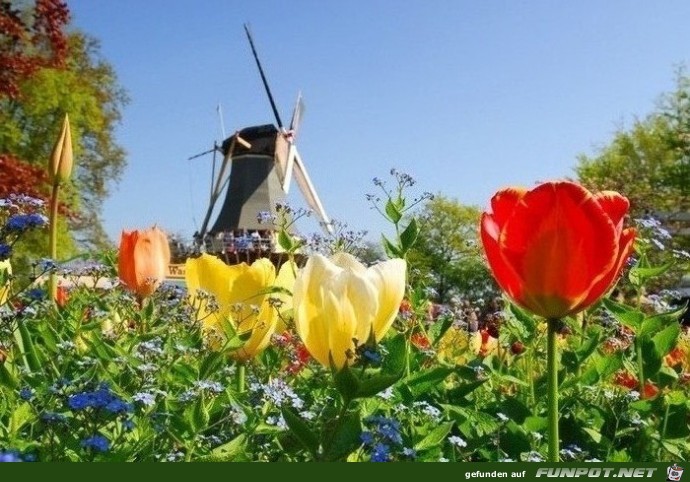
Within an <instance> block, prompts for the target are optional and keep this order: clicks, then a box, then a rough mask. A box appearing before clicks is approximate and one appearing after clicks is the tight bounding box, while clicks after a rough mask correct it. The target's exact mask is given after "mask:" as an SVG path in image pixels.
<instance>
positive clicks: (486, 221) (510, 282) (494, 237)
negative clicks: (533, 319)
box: [480, 213, 523, 303]
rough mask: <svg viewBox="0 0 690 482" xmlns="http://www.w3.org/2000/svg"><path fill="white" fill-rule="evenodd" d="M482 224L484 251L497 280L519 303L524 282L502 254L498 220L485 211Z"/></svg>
mask: <svg viewBox="0 0 690 482" xmlns="http://www.w3.org/2000/svg"><path fill="white" fill-rule="evenodd" d="M480 226H481V228H480V232H481V237H482V245H483V246H484V253H485V254H486V259H487V261H488V262H489V266H490V267H491V271H492V272H493V274H494V278H495V279H496V282H497V283H498V285H499V286H500V287H501V289H502V290H503V291H505V292H506V294H507V295H508V296H510V297H511V298H512V299H513V300H515V301H516V302H518V303H519V300H520V298H521V296H522V285H523V283H522V280H521V279H520V278H519V277H518V275H517V273H515V270H514V269H513V268H512V267H511V266H510V265H508V264H507V263H506V262H505V259H504V258H503V255H502V254H501V250H500V249H499V245H498V239H499V237H500V234H501V233H500V230H499V227H498V225H497V224H496V221H494V218H493V215H491V214H488V213H483V214H482V218H481V224H480Z"/></svg>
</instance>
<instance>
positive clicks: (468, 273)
mask: <svg viewBox="0 0 690 482" xmlns="http://www.w3.org/2000/svg"><path fill="white" fill-rule="evenodd" d="M480 214H481V210H480V209H479V208H477V207H475V206H465V205H463V204H461V203H460V202H458V201H456V200H454V199H451V198H448V197H445V196H443V195H436V196H435V197H434V198H433V199H431V200H429V201H427V203H426V204H425V205H424V208H423V209H422V211H421V212H420V215H419V222H420V233H419V238H418V239H417V243H416V244H415V245H414V246H413V247H412V249H411V250H410V252H409V262H410V266H411V268H412V271H411V274H410V276H411V281H412V283H423V284H425V285H426V286H428V287H430V288H433V290H434V291H435V293H436V300H435V301H437V302H439V303H447V302H448V301H449V300H450V298H451V297H453V296H455V295H458V296H461V297H463V298H468V299H477V298H488V297H491V296H493V295H494V294H496V288H495V285H494V283H493V280H492V278H491V275H490V274H489V271H488V269H487V267H486V264H485V262H484V259H483V256H482V251H481V246H480V243H479V231H478V226H479V217H480Z"/></svg>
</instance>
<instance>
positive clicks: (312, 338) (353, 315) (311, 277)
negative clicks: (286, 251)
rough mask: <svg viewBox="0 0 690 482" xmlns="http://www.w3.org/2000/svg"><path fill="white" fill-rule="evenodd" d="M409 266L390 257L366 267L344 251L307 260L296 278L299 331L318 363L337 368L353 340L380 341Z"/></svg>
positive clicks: (352, 346) (398, 300)
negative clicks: (329, 256)
mask: <svg viewBox="0 0 690 482" xmlns="http://www.w3.org/2000/svg"><path fill="white" fill-rule="evenodd" d="M406 271H407V264H406V263H405V261H404V260H402V259H391V260H388V261H384V262H382V263H378V264H376V265H374V266H371V267H369V268H367V267H365V266H364V265H363V264H362V263H360V262H359V261H357V259H356V258H355V257H354V256H351V255H349V254H347V253H337V254H335V255H333V256H332V257H331V258H330V259H329V258H326V257H324V256H321V255H314V256H311V257H310V258H309V260H308V261H307V264H306V265H305V267H304V269H303V270H302V272H300V273H299V274H298V276H297V279H296V281H295V288H294V290H293V305H294V318H295V327H296V329H297V333H298V334H299V335H300V337H301V338H302V341H303V342H304V345H305V346H306V347H307V350H309V353H310V354H311V355H312V356H313V357H314V358H315V359H316V360H318V361H319V362H320V363H321V364H322V365H324V366H327V367H329V366H330V365H331V361H332V363H333V365H334V366H335V367H336V368H338V369H341V368H343V367H344V366H345V365H348V364H349V363H351V361H352V355H353V353H354V351H355V349H356V345H355V342H354V341H353V340H356V341H357V343H358V344H360V345H362V344H364V343H366V342H367V341H368V340H369V339H370V338H371V337H373V339H374V340H375V341H376V342H379V341H380V340H381V339H382V338H383V337H384V335H385V334H386V332H387V331H388V329H389V328H390V327H391V325H392V324H393V321H394V320H395V317H396V315H397V314H398V309H399V307H400V303H401V301H402V299H403V295H404V293H405V275H406Z"/></svg>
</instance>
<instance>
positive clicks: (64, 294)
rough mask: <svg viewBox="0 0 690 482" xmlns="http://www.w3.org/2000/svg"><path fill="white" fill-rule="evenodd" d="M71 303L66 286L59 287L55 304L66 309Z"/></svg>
mask: <svg viewBox="0 0 690 482" xmlns="http://www.w3.org/2000/svg"><path fill="white" fill-rule="evenodd" d="M67 301H69V290H68V289H67V287H66V286H65V285H59V286H58V287H57V295H56V297H55V302H56V303H57V305H58V306H59V307H60V308H64V307H65V305H66V304H67Z"/></svg>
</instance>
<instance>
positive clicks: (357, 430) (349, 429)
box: [324, 412, 362, 461]
mask: <svg viewBox="0 0 690 482" xmlns="http://www.w3.org/2000/svg"><path fill="white" fill-rule="evenodd" d="M361 435H362V422H361V420H360V419H359V413H358V412H350V413H348V414H347V415H345V416H343V417H342V418H341V419H340V420H338V425H337V427H336V429H335V432H334V433H333V436H332V437H331V439H330V441H329V442H328V445H327V446H326V445H325V444H324V456H325V458H326V460H329V461H336V460H342V459H345V458H346V457H347V456H348V455H349V454H351V453H352V452H354V451H355V450H357V448H358V447H359V446H360V445H361V443H362V442H361Z"/></svg>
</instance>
